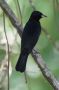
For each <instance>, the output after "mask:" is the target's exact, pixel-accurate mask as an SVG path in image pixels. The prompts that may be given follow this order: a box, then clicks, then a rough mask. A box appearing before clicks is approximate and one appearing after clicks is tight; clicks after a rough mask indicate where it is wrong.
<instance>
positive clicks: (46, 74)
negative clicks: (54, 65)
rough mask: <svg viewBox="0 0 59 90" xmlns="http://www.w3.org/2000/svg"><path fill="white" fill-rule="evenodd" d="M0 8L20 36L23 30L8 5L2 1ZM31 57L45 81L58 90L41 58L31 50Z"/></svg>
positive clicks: (53, 78) (58, 87) (58, 86)
mask: <svg viewBox="0 0 59 90" xmlns="http://www.w3.org/2000/svg"><path fill="white" fill-rule="evenodd" d="M0 6H1V8H2V9H3V11H4V12H5V13H6V15H7V16H8V18H9V19H10V21H11V23H12V24H13V26H14V27H15V28H16V30H17V32H18V33H19V35H20V36H21V34H22V31H23V28H22V26H21V25H20V23H19V21H18V20H17V18H16V16H15V14H14V13H13V12H12V10H11V9H10V7H9V6H8V4H7V3H6V2H5V1H4V0H0ZM32 56H33V57H34V59H35V61H36V63H37V64H38V66H39V68H40V70H41V72H42V73H43V75H44V77H45V78H46V79H47V81H48V82H49V83H50V85H51V86H52V87H53V88H54V90H59V82H58V81H57V80H56V78H55V77H54V75H53V74H52V73H51V72H50V70H49V69H48V68H47V65H46V64H45V62H44V61H43V59H42V58H41V55H39V53H38V52H37V51H36V50H34V49H33V51H32Z"/></svg>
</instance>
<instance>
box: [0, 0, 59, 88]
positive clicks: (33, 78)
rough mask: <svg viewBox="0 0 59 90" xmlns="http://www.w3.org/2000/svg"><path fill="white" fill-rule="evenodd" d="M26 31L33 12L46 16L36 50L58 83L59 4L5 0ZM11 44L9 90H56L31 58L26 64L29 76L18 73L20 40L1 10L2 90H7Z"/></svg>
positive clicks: (44, 0)
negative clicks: (36, 11) (34, 9)
mask: <svg viewBox="0 0 59 90" xmlns="http://www.w3.org/2000/svg"><path fill="white" fill-rule="evenodd" d="M6 2H7V3H8V5H9V6H10V8H11V9H12V10H13V12H14V13H15V15H16V16H17V18H18V20H19V21H20V23H21V25H23V27H24V26H25V24H26V22H27V21H28V19H29V17H30V15H31V13H32V11H33V8H32V5H34V6H35V8H36V10H38V11H41V12H42V13H43V14H45V15H46V16H47V18H42V19H41V20H40V22H41V27H42V28H43V29H42V32H41V35H40V38H39V40H38V43H37V44H36V46H35V48H36V49H37V51H39V52H40V54H41V56H42V57H43V60H44V61H45V63H46V64H47V65H48V67H49V69H50V70H51V72H52V73H53V74H54V75H55V77H56V78H57V80H59V0H32V1H31V0H6ZM4 29H5V30H6V34H7V38H8V43H9V88H10V90H53V88H52V87H51V86H50V84H49V83H48V82H47V80H46V79H45V78H44V77H43V75H42V73H41V71H40V69H39V68H38V66H37V64H36V63H35V62H34V59H33V57H32V56H31V54H30V55H29V57H28V60H27V66H26V73H20V72H17V71H16V70H15V65H16V63H17V60H18V57H19V55H20V48H21V38H20V37H19V35H18V33H17V30H16V29H15V28H14V27H13V25H12V24H11V22H10V21H9V19H8V17H7V16H6V15H4V14H3V11H2V9H1V8H0V90H8V69H7V68H8V63H7V57H8V55H7V44H6V43H7V41H6V36H5V31H4Z"/></svg>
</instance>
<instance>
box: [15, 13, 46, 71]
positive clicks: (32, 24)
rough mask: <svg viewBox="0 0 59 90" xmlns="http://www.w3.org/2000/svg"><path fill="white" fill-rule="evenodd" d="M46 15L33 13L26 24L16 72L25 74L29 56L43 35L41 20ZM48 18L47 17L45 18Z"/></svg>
mask: <svg viewBox="0 0 59 90" xmlns="http://www.w3.org/2000/svg"><path fill="white" fill-rule="evenodd" d="M43 16H45V15H43V14H42V13H41V12H39V11H33V12H32V14H31V16H30V18H29V21H28V22H27V23H26V25H25V28H24V30H23V33H22V39H21V53H20V56H19V59H18V62H17V64H16V71H20V72H24V71H25V69H26V62H27V58H28V55H29V54H30V53H31V51H32V49H33V48H34V46H35V45H36V43H37V41H38V38H39V35H40V33H41V25H40V22H39V20H40V19H41V18H42V17H43ZM45 17H46V16H45Z"/></svg>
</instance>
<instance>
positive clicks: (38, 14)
mask: <svg viewBox="0 0 59 90" xmlns="http://www.w3.org/2000/svg"><path fill="white" fill-rule="evenodd" d="M42 17H47V16H45V15H44V14H42V13H41V12H39V11H33V12H32V14H31V16H30V19H34V20H36V21H39V20H40V19H41V18H42Z"/></svg>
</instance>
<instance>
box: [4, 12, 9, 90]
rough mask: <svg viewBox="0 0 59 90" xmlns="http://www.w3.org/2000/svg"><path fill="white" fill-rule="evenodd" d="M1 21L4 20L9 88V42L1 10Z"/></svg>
mask: <svg viewBox="0 0 59 90" xmlns="http://www.w3.org/2000/svg"><path fill="white" fill-rule="evenodd" d="M3 22H4V33H5V37H6V46H7V48H6V49H7V51H6V56H7V55H8V56H7V60H8V90H9V43H8V38H7V34H6V27H5V14H4V12H3Z"/></svg>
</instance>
